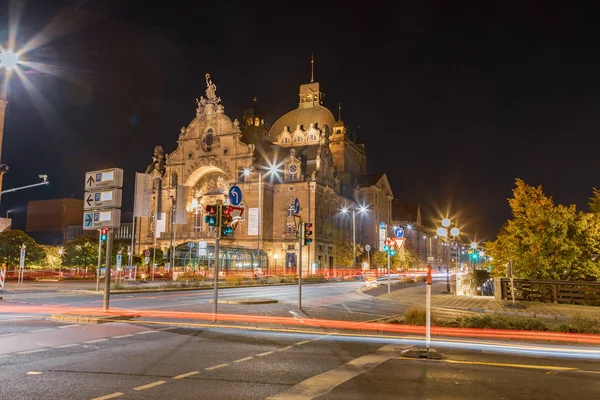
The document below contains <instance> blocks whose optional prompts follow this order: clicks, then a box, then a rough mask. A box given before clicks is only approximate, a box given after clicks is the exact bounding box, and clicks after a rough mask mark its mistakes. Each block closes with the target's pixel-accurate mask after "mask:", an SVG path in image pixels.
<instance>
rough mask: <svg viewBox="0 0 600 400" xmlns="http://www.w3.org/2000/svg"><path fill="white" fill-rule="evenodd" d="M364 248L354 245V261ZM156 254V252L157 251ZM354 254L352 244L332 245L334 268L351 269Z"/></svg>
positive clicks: (337, 243)
mask: <svg viewBox="0 0 600 400" xmlns="http://www.w3.org/2000/svg"><path fill="white" fill-rule="evenodd" d="M363 252H364V248H363V247H362V246H361V245H360V244H358V243H357V244H356V261H357V262H358V260H359V257H360V256H361V255H362V254H363ZM157 254H158V251H157ZM353 258H354V252H353V250H352V242H336V243H335V244H334V245H333V261H334V263H335V265H336V266H340V267H351V266H352V263H353Z"/></svg>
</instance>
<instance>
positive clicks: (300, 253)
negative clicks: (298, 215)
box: [298, 219, 304, 310]
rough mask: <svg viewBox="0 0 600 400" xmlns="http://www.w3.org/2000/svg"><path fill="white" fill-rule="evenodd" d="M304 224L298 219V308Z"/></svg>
mask: <svg viewBox="0 0 600 400" xmlns="http://www.w3.org/2000/svg"><path fill="white" fill-rule="evenodd" d="M303 232H304V226H303V222H302V219H300V235H298V309H299V310H302V245H303V243H302V240H303V237H302V236H303Z"/></svg>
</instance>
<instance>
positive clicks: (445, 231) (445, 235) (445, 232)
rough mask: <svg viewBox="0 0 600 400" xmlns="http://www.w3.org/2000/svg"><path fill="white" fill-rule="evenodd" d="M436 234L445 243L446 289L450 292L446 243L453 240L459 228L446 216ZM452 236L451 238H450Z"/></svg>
mask: <svg viewBox="0 0 600 400" xmlns="http://www.w3.org/2000/svg"><path fill="white" fill-rule="evenodd" d="M436 233H437V235H438V236H439V237H441V238H442V239H443V240H444V243H446V290H447V291H448V293H450V264H449V262H448V244H449V243H450V242H451V241H452V240H455V239H456V238H457V237H458V235H460V229H458V228H457V227H456V226H452V222H451V221H450V220H449V219H448V218H444V219H443V220H442V226H441V227H439V228H437V231H436ZM449 235H450V236H452V239H450V237H449Z"/></svg>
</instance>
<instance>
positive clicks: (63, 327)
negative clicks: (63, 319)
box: [58, 325, 80, 329]
mask: <svg viewBox="0 0 600 400" xmlns="http://www.w3.org/2000/svg"><path fill="white" fill-rule="evenodd" d="M76 326H80V325H64V326H59V327H58V329H65V328H75V327H76Z"/></svg>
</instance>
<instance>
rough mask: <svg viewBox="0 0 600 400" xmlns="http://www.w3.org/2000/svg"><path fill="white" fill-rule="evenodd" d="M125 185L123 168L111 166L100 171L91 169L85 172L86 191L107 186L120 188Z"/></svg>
mask: <svg viewBox="0 0 600 400" xmlns="http://www.w3.org/2000/svg"><path fill="white" fill-rule="evenodd" d="M122 186H123V170H122V169H121V168H110V169H104V170H100V171H90V172H86V174H85V191H86V192H87V191H90V190H95V189H105V188H120V187H122Z"/></svg>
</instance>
